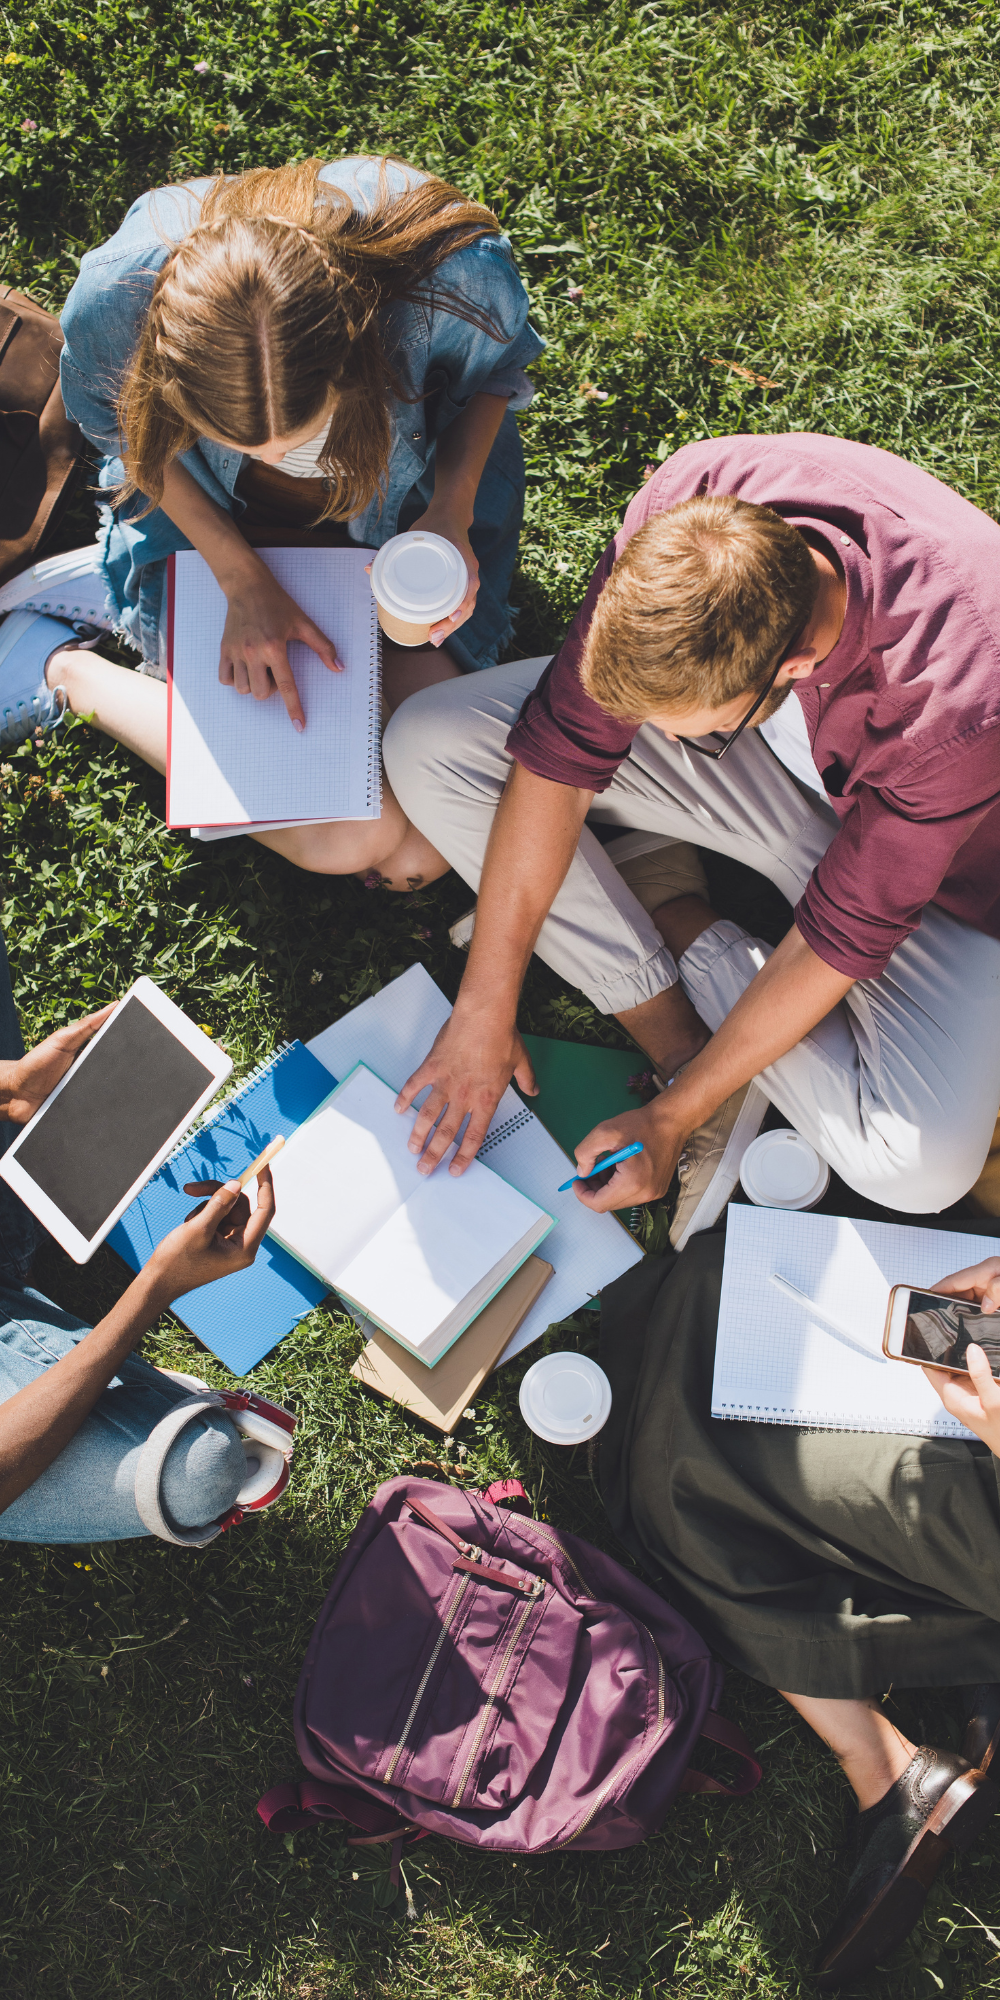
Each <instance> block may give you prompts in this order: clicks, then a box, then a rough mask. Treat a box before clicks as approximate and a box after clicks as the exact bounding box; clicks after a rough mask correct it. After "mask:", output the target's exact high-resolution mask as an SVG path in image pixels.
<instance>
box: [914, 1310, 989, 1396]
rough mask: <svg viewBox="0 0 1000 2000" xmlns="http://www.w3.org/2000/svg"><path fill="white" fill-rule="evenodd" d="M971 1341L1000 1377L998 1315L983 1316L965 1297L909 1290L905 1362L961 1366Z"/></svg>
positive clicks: (948, 1366)
mask: <svg viewBox="0 0 1000 2000" xmlns="http://www.w3.org/2000/svg"><path fill="white" fill-rule="evenodd" d="M971 1340H974V1341H977V1342H978V1344H979V1346H980V1347H981V1348H982V1349H983V1352H984V1353H985V1355H986V1359H987V1361H988V1362H989V1364H990V1367H991V1369H992V1370H993V1373H994V1375H997V1376H1000V1315H998V1316H997V1317H994V1316H993V1315H992V1314H987V1315H986V1316H985V1317H984V1316H983V1314H982V1313H981V1312H980V1310H979V1307H978V1306H974V1305H970V1304H969V1303H968V1300H966V1299H943V1298H941V1296H940V1294H939V1293H937V1292H911V1293H910V1309H909V1312H908V1313H907V1315H906V1325H905V1327H904V1329H903V1347H902V1352H903V1354H904V1355H905V1356H906V1359H907V1360H908V1361H935V1362H937V1364H938V1366H939V1367H940V1368H964V1369H965V1371H966V1373H968V1364H967V1362H966V1359H965V1354H966V1349H967V1347H968V1345H969V1342H970V1341H971Z"/></svg>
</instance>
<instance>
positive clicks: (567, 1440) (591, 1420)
mask: <svg viewBox="0 0 1000 2000" xmlns="http://www.w3.org/2000/svg"><path fill="white" fill-rule="evenodd" d="M518 1402H519V1403H520V1405H521V1415H522V1417H523V1418H524V1421H525V1423H526V1424H527V1425H528V1428H529V1430H533V1431H534V1433H535V1436H536V1437H540V1438H544V1439H545V1441H546V1444H585V1443H586V1441H587V1439H588V1438H592V1437H596V1436H597V1433H598V1431H599V1430H602V1429H603V1427H604V1425H605V1424H606V1423H607V1421H608V1418H609V1416H610V1415H611V1384H610V1382H609V1381H608V1378H607V1376H606V1375H605V1373H604V1370H603V1368H598V1366H597V1363H596V1361H591V1360H590V1359H589V1357H588V1356H587V1355H586V1354H543V1356H542V1359H541V1360H540V1361H536V1362H535V1363H534V1366H533V1367H531V1368H529V1369H528V1372H527V1374H526V1375H525V1377H524V1380H523V1382H522V1383H521V1389H520V1394H519V1396H518Z"/></svg>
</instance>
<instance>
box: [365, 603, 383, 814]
mask: <svg viewBox="0 0 1000 2000" xmlns="http://www.w3.org/2000/svg"><path fill="white" fill-rule="evenodd" d="M370 658H371V665H372V679H371V697H370V701H369V707H368V805H369V808H370V809H374V808H376V807H377V809H378V811H379V812H381V810H382V627H381V625H380V624H379V622H378V614H377V613H376V610H375V599H374V597H373V598H372V633H371V655H370Z"/></svg>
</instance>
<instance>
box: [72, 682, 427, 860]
mask: <svg viewBox="0 0 1000 2000" xmlns="http://www.w3.org/2000/svg"><path fill="white" fill-rule="evenodd" d="M45 678H46V681H47V682H48V685H49V687H50V688H55V687H62V688H65V690H66V698H67V701H68V703H69V706H70V708H71V710H72V712H73V714H74V715H86V716H88V717H89V718H90V719H91V721H92V722H93V723H94V726H95V727H96V728H97V729H100V730H102V731H103V732H104V734H105V736H113V737H114V739H115V742H116V743H121V744H123V745H124V747H125V749H126V750H133V751H134V752H135V754H136V755H137V756H138V757H141V758H142V759H143V762H144V763H146V764H151V765H152V767H153V770H154V771H159V772H160V773H161V775H162V774H163V773H164V772H165V771H166V768H167V690H166V685H165V683H164V682H163V681H156V680H153V679H151V677H150V676H149V675H148V674H137V673H134V672H133V670H132V668H131V667H119V666H116V665H115V664H114V662H113V661H111V660H104V659H102V658H101V655H100V654H99V653H85V652H83V651H81V650H80V649H79V648H78V647H73V646H68V647H66V648H64V649H62V650H60V651H59V652H55V653H53V654H52V656H51V658H50V659H49V662H48V665H47V666H46V669H45ZM382 801H383V802H382V817H381V819H377V820H331V821H325V822H321V823H319V824H317V825H315V826H296V827H288V828H285V829H284V830H283V831H282V832H280V833H257V834H252V835H251V839H253V840H257V841H259V842H260V844H261V846H262V847H270V848H271V849H273V851H274V852H275V853H276V854H283V855H284V856H285V858H286V860H288V861H293V862H294V863H295V865H296V867H297V868H307V869H309V870H310V871H312V872H313V873H316V874H321V875H354V874H358V873H361V872H364V873H366V874H367V873H368V872H369V870H372V869H375V870H377V872H378V874H379V875H380V876H381V877H382V880H383V881H384V882H385V883H386V884H387V886H389V887H391V888H394V889H408V888H417V887H419V886H420V884H421V883H424V882H434V881H436V879H437V877H438V876H439V875H444V874H446V873H447V869H448V863H447V862H446V861H445V860H443V858H442V856H441V855H440V854H439V853H438V852H437V849H436V848H434V847H432V846H431V844H430V842H429V841H427V840H425V839H424V836H423V834H422V833H418V832H417V830H416V828H415V827H413V826H411V825H410V822H409V820H408V819H407V818H406V815H405V813H404V812H403V811H402V808H401V807H400V806H399V805H398V804H397V803H396V800H395V798H394V797H393V795H392V792H391V791H390V790H389V787H388V785H383V792H382Z"/></svg>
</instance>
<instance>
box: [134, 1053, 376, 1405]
mask: <svg viewBox="0 0 1000 2000" xmlns="http://www.w3.org/2000/svg"><path fill="white" fill-rule="evenodd" d="M336 1082H337V1079H336V1077H334V1076H331V1074H330V1071H329V1070H328V1069H326V1068H324V1066H323V1064H322V1063H321V1062H318V1061H317V1059H316V1057H315V1056H313V1055H310V1053H309V1050H308V1049H306V1048H303V1046H302V1043H301V1042H290V1043H288V1044H286V1046H285V1047H284V1048H282V1049H279V1050H278V1051H277V1053H276V1054H275V1055H273V1056H272V1057H270V1059H269V1060H268V1061H267V1062H265V1063H262V1064H261V1065H260V1067H259V1068H258V1069H257V1070H255V1071H254V1073H253V1075H252V1076H250V1077H248V1078H247V1079H246V1080H245V1081H244V1082H243V1083H242V1084H240V1086H239V1087H238V1089H237V1090H236V1091H234V1093H233V1095H232V1096H231V1097H229V1098H227V1099H226V1100H225V1101H224V1102H223V1104H221V1105H220V1107H219V1109H218V1110H217V1111H210V1112H209V1113H208V1116H207V1118H206V1119H205V1120H204V1122H203V1123H202V1124H201V1126H200V1127H199V1129H198V1131H197V1132H196V1133H195V1135H194V1137H193V1138H191V1139H189V1140H187V1142H186V1143H184V1144H182V1145H181V1146H180V1147H178V1149H177V1151H176V1152H175V1153H173V1154H171V1157H170V1158H169V1160H167V1161H166V1162H165V1163H164V1165H163V1166H162V1167H161V1168H160V1170H159V1172H158V1173H156V1174H154V1175H153V1178H152V1180H151V1181H150V1182H149V1183H148V1184H147V1186H146V1187H144V1188H143V1190H142V1193H141V1194H139V1195H137V1196H136V1198H135V1200H134V1202H133V1203H132V1204H131V1207H129V1208H127V1209H126V1211H125V1213H124V1215H123V1216H122V1218H121V1221H120V1222H118V1223H116V1225H115V1227H114V1229H113V1230H112V1231H111V1234H110V1236H109V1237H108V1242H109V1243H110V1245H111V1248H112V1250H117V1252H118V1255H119V1257H122V1258H123V1259H124V1261H125V1263H126V1264H128V1265H130V1267H131V1269H132V1270H133V1271H138V1270H140V1269H141V1268H142V1266H143V1264H144V1263H145V1262H146V1259H147V1258H148V1257H149V1256H150V1254H151V1252H152V1251H153V1250H155V1248H156V1245H157V1244H158V1243H162V1241H163V1238H164V1237H165V1236H166V1235H168V1234H169V1232H170V1230H171V1229H176V1227H177V1224H178V1223H179V1222H183V1221H184V1218H185V1216H187V1215H190V1213H191V1208H192V1198H191V1196H190V1195H186V1194H185V1193H184V1182H185V1181H205V1180H217V1181H222V1180H227V1179H229V1178H230V1177H231V1176H233V1175H238V1174H241V1173H242V1172H243V1170H244V1168H245V1167H248V1166H249V1165H250V1162H251V1160H252V1159H254V1158H255V1157H256V1155H257V1154H258V1153H260V1152H262V1151H263V1149H264V1147H265V1146H266V1145H267V1144H268V1143H269V1141H270V1140H271V1139H277V1138H278V1136H279V1134H280V1136H281V1137H282V1138H284V1139H289V1138H291V1135H292V1133H293V1132H295V1131H296V1130H297V1129H298V1127H299V1126H300V1125H301V1124H302V1122H303V1120H304V1119H306V1118H309V1117H310V1116H311V1115H312V1113H313V1112H314V1111H315V1110H316V1109H317V1107H318V1106H319V1105H320V1104H322V1103H323V1100H324V1098H327V1097H329V1095H330V1092H331V1090H333V1089H335V1088H336ZM328 1289H329V1288H328V1286H327V1285H325V1284H324V1282H323V1280H322V1279H321V1278H317V1277H315V1276H314V1274H313V1273H312V1272H311V1271H307V1270H306V1269H305V1266H304V1265H302V1264H300V1263H299V1262H298V1260H297V1259H296V1258H295V1257H292V1256H290V1255H289V1253H288V1251H287V1250H283V1249H282V1248H281V1245H280V1244H279V1243H275V1242H273V1241H272V1239H271V1237H270V1236H265V1238H264V1241H263V1243H262V1244H261V1247H260V1249H259V1250H258V1252H257V1258H256V1262H255V1263H253V1264H252V1265H251V1267H250V1269H249V1270H248V1271H235V1272H233V1274H232V1275H231V1276H230V1277H228V1278H218V1279H216V1281H215V1283H214V1284H212V1285H202V1286H200V1287H199V1289H198V1290H197V1291H195V1292H186V1293H185V1294H184V1295H183V1297H181V1298H179V1299H176V1300H175V1301H174V1304H173V1307H172V1310H173V1312H174V1313H176V1315H177V1318H178V1319H179V1320H181V1322H182V1323H183V1325H184V1326H186V1327H188V1328H189V1330H190V1332H191V1333H193V1334H194V1335H195V1336H196V1338H197V1339H198V1340H200V1341H203V1342H204V1344H205V1346H206V1347H209V1348H211V1350H212V1353H213V1354H217V1355H218V1357H219V1360H220V1361H222V1362H224V1363H225V1365H226V1367H227V1368H230V1369H231V1370H232V1372H233V1374H234V1375H245V1374H247V1372H248V1370H249V1369H251V1368H254V1367H256V1364H257V1362H258V1361H261V1360H263V1357H264V1355H265V1354H269V1353H270V1351H271V1349H272V1347H274V1346H275V1345H276V1343H277V1342H278V1341H279V1340H281V1339H282V1338H283V1337H284V1335H285V1334H286V1333H290V1332H291V1329H292V1327H293V1326H296V1325H297V1324H298V1322H299V1320H300V1319H301V1318H302V1317H303V1315H304V1314H305V1313H307V1312H311V1311H312V1308H313V1306H317V1305H319V1302H320V1300H321V1299H323V1298H325V1297H326V1294H327V1291H328Z"/></svg>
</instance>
